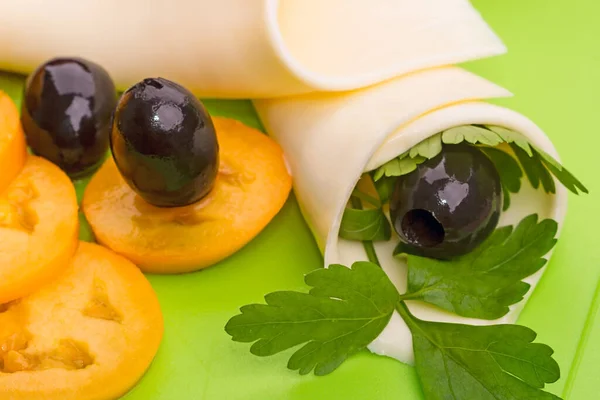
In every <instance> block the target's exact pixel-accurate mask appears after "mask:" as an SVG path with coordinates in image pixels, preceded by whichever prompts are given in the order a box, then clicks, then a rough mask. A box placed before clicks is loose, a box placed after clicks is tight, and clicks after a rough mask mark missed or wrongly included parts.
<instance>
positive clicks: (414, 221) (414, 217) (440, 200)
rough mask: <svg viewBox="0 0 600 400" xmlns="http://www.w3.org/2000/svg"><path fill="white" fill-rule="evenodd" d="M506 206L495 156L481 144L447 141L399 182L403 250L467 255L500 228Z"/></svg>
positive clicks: (395, 219) (395, 206) (397, 217)
mask: <svg viewBox="0 0 600 400" xmlns="http://www.w3.org/2000/svg"><path fill="white" fill-rule="evenodd" d="M501 207H502V187H501V184H500V177H499V175H498V171H497V170H496V167H495V166H494V164H493V163H492V162H491V161H490V159H489V158H487V156H486V155H485V154H483V152H482V151H481V150H479V149H478V148H477V147H475V146H471V145H468V144H458V145H444V147H443V149H442V152H441V153H440V154H438V155H437V156H436V157H434V158H432V159H430V160H427V161H425V162H424V163H422V164H420V165H419V166H418V167H417V169H416V170H415V171H413V172H411V173H409V174H407V175H404V176H400V177H399V178H398V180H397V182H396V186H395V189H394V192H393V194H392V198H391V200H390V216H391V218H392V223H393V224H394V228H395V230H396V232H397V233H398V235H399V236H400V239H401V243H400V245H399V247H398V251H402V252H406V253H411V254H417V255H421V256H424V257H431V258H438V259H448V258H452V257H456V256H460V255H463V254H466V253H468V252H470V251H471V250H473V249H474V248H475V247H476V246H478V245H479V244H480V243H481V242H482V241H483V240H485V239H486V238H487V237H488V236H489V235H490V234H491V233H492V231H493V230H494V229H495V228H496V225H497V224H498V219H499V217H500V210H501Z"/></svg>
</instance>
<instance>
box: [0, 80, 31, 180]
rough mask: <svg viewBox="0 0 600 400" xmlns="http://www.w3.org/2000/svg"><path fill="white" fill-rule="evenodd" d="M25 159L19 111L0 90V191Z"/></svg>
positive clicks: (25, 147)
mask: <svg viewBox="0 0 600 400" xmlns="http://www.w3.org/2000/svg"><path fill="white" fill-rule="evenodd" d="M26 157H27V145H26V144H25V135H24V134H23V129H21V121H20V120H19V110H17V107H16V106H15V104H14V103H13V102H12V100H11V99H10V97H8V95H7V94H6V93H4V92H3V91H1V90H0V191H2V190H4V189H5V188H6V187H7V186H8V185H9V184H10V182H12V180H13V179H15V177H16V176H17V175H18V174H19V172H20V171H21V169H22V168H23V165H25V159H26Z"/></svg>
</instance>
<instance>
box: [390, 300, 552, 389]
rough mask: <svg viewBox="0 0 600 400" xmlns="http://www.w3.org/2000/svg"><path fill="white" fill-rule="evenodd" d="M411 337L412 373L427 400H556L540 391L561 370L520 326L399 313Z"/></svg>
mask: <svg viewBox="0 0 600 400" xmlns="http://www.w3.org/2000/svg"><path fill="white" fill-rule="evenodd" d="M398 311H399V312H400V314H401V315H402V317H403V319H404V320H405V321H406V323H407V324H408V327H409V328H410V330H411V332H412V335H413V349H414V353H415V367H416V369H417V373H418V374H419V379H420V381H421V386H422V387H423V392H424V393H425V397H426V398H427V399H428V400H438V399H439V400H472V399H477V400H498V399H502V400H522V399H527V400H556V399H558V397H556V396H554V395H553V394H550V393H548V392H544V391H542V390H540V389H542V388H543V387H544V385H545V384H546V383H552V382H556V381H557V380H558V379H559V378H560V370H559V367H558V364H557V363H556V361H555V360H554V359H553V358H552V354H553V351H552V349H551V348H550V347H548V346H546V345H544V344H540V343H532V342H533V341H534V340H535V337H536V334H535V332H534V331H532V330H531V329H529V328H526V327H524V326H519V325H495V326H494V325H493V326H472V325H462V324H447V323H439V322H427V321H422V320H420V319H418V318H416V317H414V316H413V315H412V314H411V313H410V312H409V311H408V309H407V308H406V306H405V305H404V304H403V303H402V304H401V306H400V307H399V308H398Z"/></svg>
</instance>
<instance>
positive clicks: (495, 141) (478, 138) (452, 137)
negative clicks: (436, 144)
mask: <svg viewBox="0 0 600 400" xmlns="http://www.w3.org/2000/svg"><path fill="white" fill-rule="evenodd" d="M463 141H466V142H468V143H471V144H476V143H481V144H486V145H488V146H497V145H499V144H500V143H502V142H503V140H502V138H501V137H499V136H498V135H497V134H496V133H494V132H493V131H491V130H489V129H485V128H481V127H479V126H476V125H463V126H456V127H454V128H450V129H447V130H445V131H444V132H442V142H444V143H446V144H458V143H461V142H463Z"/></svg>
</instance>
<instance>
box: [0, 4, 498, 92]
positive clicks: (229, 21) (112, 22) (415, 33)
mask: <svg viewBox="0 0 600 400" xmlns="http://www.w3.org/2000/svg"><path fill="white" fill-rule="evenodd" d="M504 52H505V47H504V45H503V44H502V43H501V41H500V40H499V39H498V37H497V36H496V35H495V34H494V33H493V32H492V30H491V29H490V28H489V26H488V25H487V24H486V23H485V22H484V21H483V19H482V18H481V16H480V15H479V13H478V12H477V11H476V10H475V9H474V8H473V7H472V6H471V4H470V2H469V1H468V0H378V1H373V0H327V1H323V0H218V1H215V0H174V1H163V0H127V1H123V0H86V1H73V0H52V1H47V0H4V1H0V70H1V69H6V70H11V71H14V72H21V73H29V72H30V71H32V70H33V69H34V68H35V67H36V66H37V65H38V64H40V63H42V62H44V61H46V60H47V59H49V58H52V57H56V56H80V57H84V58H88V59H90V60H92V61H95V62H97V63H99V64H100V65H102V66H103V67H105V68H106V69H107V70H108V71H109V72H110V74H111V75H112V77H113V79H114V80H115V82H116V83H117V85H118V87H119V88H120V89H125V88H127V87H129V86H130V85H132V84H134V83H136V82H137V81H139V80H141V79H144V78H147V77H153V76H162V77H164V78H167V79H171V80H174V81H176V82H178V83H180V84H182V85H184V86H186V87H187V88H188V89H190V90H192V91H193V92H194V93H196V94H197V95H199V96H202V97H220V98H264V97H277V96H283V95H292V94H298V93H306V92H311V91H338V90H350V89H355V88H359V87H364V86H368V85H370V84H373V83H377V82H380V81H383V80H385V79H389V78H392V77H394V76H397V75H400V74H403V73H406V72H408V71H410V70H415V69H421V68H428V67H432V66H437V65H448V64H454V63H460V62H465V61H469V60H474V59H478V58H482V57H489V56H493V55H498V54H501V53H504Z"/></svg>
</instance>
